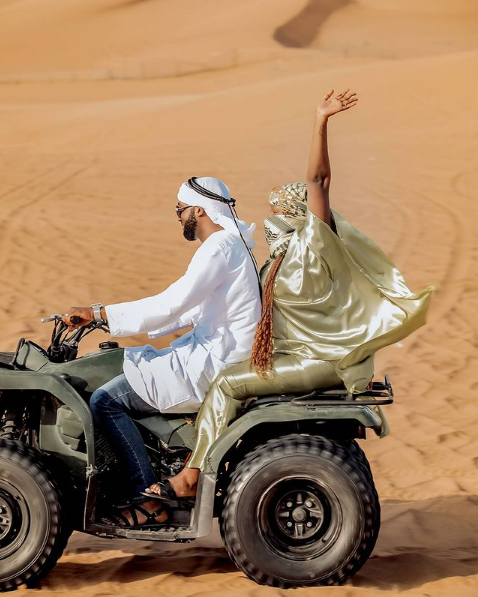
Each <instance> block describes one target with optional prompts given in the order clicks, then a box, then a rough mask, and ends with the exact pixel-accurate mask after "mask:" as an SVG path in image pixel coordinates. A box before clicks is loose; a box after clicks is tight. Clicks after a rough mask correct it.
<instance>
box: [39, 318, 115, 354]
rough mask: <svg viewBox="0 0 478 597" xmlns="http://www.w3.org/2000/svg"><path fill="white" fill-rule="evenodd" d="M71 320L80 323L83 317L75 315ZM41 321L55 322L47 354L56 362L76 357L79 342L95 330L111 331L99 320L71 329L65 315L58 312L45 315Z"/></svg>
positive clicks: (74, 323) (75, 323)
mask: <svg viewBox="0 0 478 597" xmlns="http://www.w3.org/2000/svg"><path fill="white" fill-rule="evenodd" d="M70 321H71V323H72V324H73V325H78V324H79V323H80V321H81V318H80V317H78V316H77V315H73V316H72V317H70ZM41 322H42V323H49V322H54V326H53V332H52V335H51V344H50V346H49V347H48V350H47V354H48V356H49V358H50V360H52V361H53V362H56V363H61V362H64V361H72V360H73V359H75V358H76V355H77V354H78V344H79V343H80V341H81V340H82V339H83V338H84V337H85V336H87V335H88V334H90V333H91V332H93V331H94V330H102V331H103V332H106V333H109V328H108V326H107V325H106V324H104V323H103V322H98V321H90V322H88V323H86V324H85V325H82V326H80V327H78V328H76V329H74V330H70V328H69V326H68V324H66V323H65V322H64V321H63V315H58V314H53V315H52V316H51V317H44V318H42V319H41Z"/></svg>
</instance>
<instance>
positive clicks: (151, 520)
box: [101, 504, 171, 530]
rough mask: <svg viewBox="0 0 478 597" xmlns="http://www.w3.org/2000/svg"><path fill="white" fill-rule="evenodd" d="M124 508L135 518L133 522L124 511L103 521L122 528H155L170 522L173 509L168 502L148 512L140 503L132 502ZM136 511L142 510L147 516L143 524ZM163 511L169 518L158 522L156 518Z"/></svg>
mask: <svg viewBox="0 0 478 597" xmlns="http://www.w3.org/2000/svg"><path fill="white" fill-rule="evenodd" d="M124 510H128V511H129V514H130V515H131V518H132V519H133V524H131V523H130V521H129V520H128V519H127V518H126V516H125V515H124V514H123V512H117V513H115V514H112V515H111V517H110V518H102V519H101V521H102V522H103V523H104V524H106V525H107V526H109V527H119V528H120V529H130V530H142V529H154V528H159V527H164V526H165V525H167V524H168V521H169V514H170V511H171V509H170V507H169V506H168V504H161V505H160V506H159V507H158V508H156V510H154V512H148V511H147V510H145V509H144V508H143V507H142V506H141V505H140V504H131V505H130V506H126V507H125V508H123V511H124ZM136 512H141V514H143V515H144V516H146V520H145V521H144V522H143V523H142V524H139V522H138V517H137V515H136ZM163 512H166V513H167V514H168V518H167V519H166V520H165V521H164V522H157V520H156V518H157V517H158V516H159V515H160V514H162V513H163ZM110 523H112V524H110Z"/></svg>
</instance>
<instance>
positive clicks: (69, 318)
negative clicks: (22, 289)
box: [62, 307, 95, 330]
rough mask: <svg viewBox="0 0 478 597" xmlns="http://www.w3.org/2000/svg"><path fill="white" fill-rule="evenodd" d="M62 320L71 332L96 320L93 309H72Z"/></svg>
mask: <svg viewBox="0 0 478 597" xmlns="http://www.w3.org/2000/svg"><path fill="white" fill-rule="evenodd" d="M62 320H63V322H64V323H66V325H67V326H68V328H69V329H70V330H76V329H77V328H81V327H83V326H85V325H88V324H89V323H91V322H92V321H94V320H95V316H94V313H93V309H92V308H91V307H70V308H69V309H68V312H67V313H65V314H64V315H63V317H62Z"/></svg>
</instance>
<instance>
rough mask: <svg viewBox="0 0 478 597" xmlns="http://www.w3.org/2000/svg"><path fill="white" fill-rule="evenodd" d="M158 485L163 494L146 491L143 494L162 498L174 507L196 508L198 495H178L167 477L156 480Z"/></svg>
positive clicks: (157, 498)
mask: <svg viewBox="0 0 478 597" xmlns="http://www.w3.org/2000/svg"><path fill="white" fill-rule="evenodd" d="M156 485H159V487H160V488H161V495H158V494H157V493H146V492H145V491H142V492H141V495H145V496H146V497H149V498H153V499H155V500H161V501H162V502H163V503H165V504H169V506H171V507H172V508H181V509H187V510H191V508H194V504H195V502H196V497H178V496H177V495H176V492H175V491H174V489H173V486H172V485H171V483H170V482H169V481H168V479H166V480H165V481H156Z"/></svg>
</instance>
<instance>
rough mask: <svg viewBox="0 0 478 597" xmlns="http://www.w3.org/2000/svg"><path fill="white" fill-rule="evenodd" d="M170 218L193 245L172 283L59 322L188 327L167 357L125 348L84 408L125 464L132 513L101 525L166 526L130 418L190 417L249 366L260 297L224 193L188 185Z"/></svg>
mask: <svg viewBox="0 0 478 597" xmlns="http://www.w3.org/2000/svg"><path fill="white" fill-rule="evenodd" d="M178 200H179V202H178V205H177V206H176V213H177V215H178V218H179V220H180V222H181V225H182V226H183V235H184V237H185V238H186V239H187V240H189V241H194V240H199V241H200V242H201V246H200V247H199V248H198V250H197V251H196V253H195V254H194V256H193V258H192V260H191V263H190V264H189V267H188V269H187V271H186V273H185V274H184V276H182V277H181V278H180V279H179V280H177V281H176V282H174V283H173V284H172V285H171V286H170V287H169V288H167V289H166V290H165V291H163V292H161V293H160V294H158V295H156V296H152V297H148V298H144V299H141V300H138V301H133V302H128V303H120V304H116V305H109V306H106V307H103V306H102V305H100V304H94V305H92V307H72V308H71V309H70V310H69V312H68V313H67V314H66V315H65V317H64V321H65V322H66V323H67V324H68V325H70V326H71V327H74V326H73V325H72V324H71V318H72V317H73V316H76V317H79V318H80V321H79V323H78V324H77V325H79V326H81V325H85V323H88V322H90V321H93V320H94V319H96V320H101V319H102V320H104V321H106V322H107V323H108V326H109V328H110V332H111V335H112V336H131V335H134V334H139V333H144V332H147V333H148V334H149V336H150V337H152V338H155V337H158V336H161V335H164V334H167V333H170V332H173V331H175V330H178V329H182V328H184V327H187V326H190V325H192V326H193V329H192V330H191V331H190V332H188V333H187V334H185V335H183V336H182V337H181V338H179V339H177V340H175V341H174V342H173V343H172V344H171V346H170V347H169V348H167V349H162V350H155V349H154V348H153V347H152V346H149V345H147V346H140V347H136V348H127V349H125V360H124V368H123V371H124V373H123V374H122V375H120V376H118V377H117V378H115V379H113V380H111V381H110V382H108V383H107V384H106V385H104V386H103V387H101V388H99V389H98V390H96V391H95V392H94V393H93V395H92V397H91V400H90V408H91V411H92V413H93V417H94V420H95V423H96V424H97V425H98V426H99V427H100V428H101V429H102V430H103V432H104V433H105V435H106V437H107V438H108V440H109V441H110V443H111V445H112V447H113V449H114V450H115V451H116V453H117V454H118V456H119V457H120V458H121V460H122V462H123V463H124V465H125V467H126V470H127V472H128V473H129V476H130V479H131V485H132V500H131V504H132V505H131V506H129V507H128V508H126V509H125V510H123V511H122V512H121V513H120V514H118V515H116V516H113V517H112V519H110V522H112V523H113V524H120V525H124V526H141V525H145V524H147V525H151V524H159V523H162V522H165V520H166V519H167V514H166V512H165V511H162V509H161V507H160V508H158V503H157V501H154V500H149V499H147V498H144V496H141V492H142V491H144V490H145V488H146V487H149V486H150V485H151V484H152V483H154V481H155V478H154V473H153V469H152V467H151V464H150V462H149V458H148V455H147V452H146V448H145V446H144V443H143V441H142V438H141V435H140V433H139V431H138V430H137V428H136V426H135V424H134V422H133V421H132V419H131V418H130V416H135V414H136V415H137V414H142V415H144V414H155V413H158V411H159V412H161V413H187V412H192V411H197V410H198V409H199V406H200V404H201V402H202V400H203V399H204V397H205V395H206V393H207V391H208V389H209V386H210V385H211V383H212V381H213V380H214V378H215V377H216V376H217V375H218V374H219V373H220V372H221V371H222V370H223V369H225V368H226V367H228V366H230V365H231V364H233V363H238V362H240V361H243V360H245V359H248V358H249V357H250V354H251V348H252V343H253V340H254V334H255V329H256V325H257V322H258V320H259V318H260V310H261V306H260V290H259V284H258V279H257V273H256V270H255V264H254V262H253V258H252V255H251V253H250V249H251V248H253V246H254V241H253V240H252V232H253V230H254V227H255V226H254V225H251V226H250V227H248V226H247V225H246V224H245V222H243V221H242V220H237V218H236V217H235V212H233V209H232V208H233V205H234V200H233V199H231V195H230V192H229V189H228V187H227V186H226V185H225V184H224V183H223V182H221V181H220V180H218V179H216V178H210V177H206V178H192V179H189V181H188V182H187V183H184V184H183V185H182V186H181V188H180V190H179V194H178Z"/></svg>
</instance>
